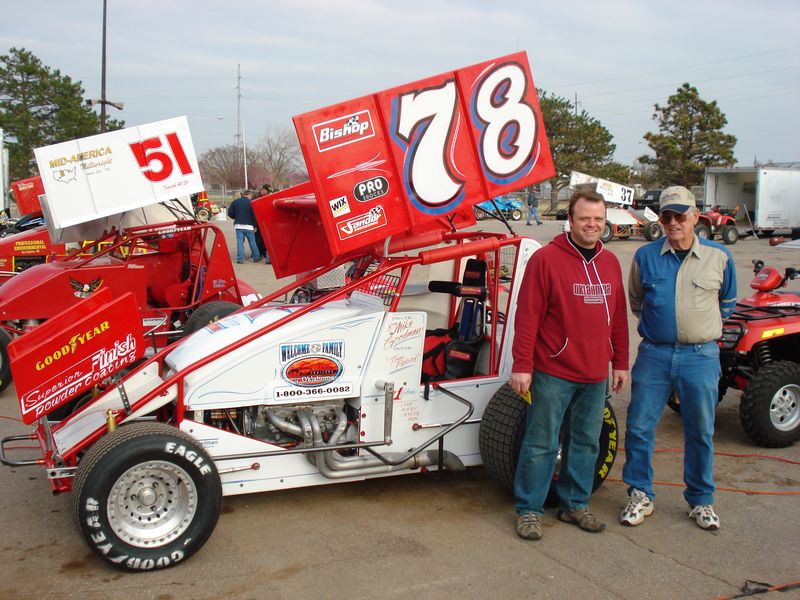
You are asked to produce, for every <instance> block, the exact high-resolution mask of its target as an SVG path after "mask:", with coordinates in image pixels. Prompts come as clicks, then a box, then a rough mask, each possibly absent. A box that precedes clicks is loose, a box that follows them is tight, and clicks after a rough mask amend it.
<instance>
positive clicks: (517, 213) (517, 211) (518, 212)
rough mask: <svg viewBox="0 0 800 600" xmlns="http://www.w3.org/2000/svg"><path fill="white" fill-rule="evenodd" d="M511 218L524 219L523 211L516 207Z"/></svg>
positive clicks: (514, 219)
mask: <svg viewBox="0 0 800 600" xmlns="http://www.w3.org/2000/svg"><path fill="white" fill-rule="evenodd" d="M511 220H512V221H521V220H522V211H521V210H520V209H518V208H515V209H514V210H512V211H511Z"/></svg>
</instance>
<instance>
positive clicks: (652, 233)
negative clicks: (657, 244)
mask: <svg viewBox="0 0 800 600" xmlns="http://www.w3.org/2000/svg"><path fill="white" fill-rule="evenodd" d="M662 235H664V231H663V230H662V229H661V227H660V226H659V224H658V222H656V221H653V222H652V223H648V224H647V225H645V227H644V239H646V240H647V241H648V242H654V241H655V240H658V239H661V236H662Z"/></svg>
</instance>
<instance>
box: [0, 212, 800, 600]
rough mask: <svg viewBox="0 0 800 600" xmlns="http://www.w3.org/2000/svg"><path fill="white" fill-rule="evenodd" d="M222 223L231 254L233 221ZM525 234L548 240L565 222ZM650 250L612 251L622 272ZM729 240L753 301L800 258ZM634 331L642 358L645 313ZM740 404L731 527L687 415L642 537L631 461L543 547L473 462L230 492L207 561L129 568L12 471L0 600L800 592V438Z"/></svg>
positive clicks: (8, 395)
mask: <svg viewBox="0 0 800 600" xmlns="http://www.w3.org/2000/svg"><path fill="white" fill-rule="evenodd" d="M218 224H219V225H220V226H221V227H222V228H223V230H224V231H225V233H226V236H227V238H228V241H229V247H230V249H231V256H232V257H233V258H234V259H235V252H234V248H235V245H234V243H233V234H232V227H231V224H230V223H229V222H224V223H218ZM480 227H482V228H487V229H489V228H490V229H496V228H498V227H501V226H500V225H499V224H497V223H489V222H483V223H481V224H480ZM514 227H515V229H516V230H517V231H518V232H519V233H521V234H523V235H529V236H531V237H534V238H536V239H537V240H539V241H541V242H543V243H545V242H547V241H549V240H551V239H552V238H553V237H554V236H555V235H557V234H558V233H559V232H560V229H561V223H560V222H556V221H545V223H544V224H543V225H541V226H538V227H537V226H536V225H533V226H526V225H525V224H524V222H519V223H516V224H514ZM643 243H645V241H644V240H643V239H640V238H639V239H637V238H632V239H628V240H615V241H612V242H610V243H609V244H608V248H609V249H610V250H611V251H613V252H614V253H615V254H617V256H618V257H619V259H620V262H621V264H622V268H623V272H624V273H627V270H628V268H629V265H630V262H631V259H632V257H633V253H634V251H635V250H636V248H638V247H639V246H640V245H641V244H643ZM729 248H730V250H731V251H732V253H733V255H734V258H735V260H736V266H737V275H738V278H739V286H738V288H739V296H740V297H743V296H747V295H749V287H748V286H749V282H750V280H751V279H752V265H751V260H752V259H753V258H761V259H764V260H765V261H766V262H767V263H768V264H772V265H773V266H776V267H779V268H781V269H782V268H784V267H787V266H800V252H798V251H796V250H783V249H781V248H780V246H777V247H771V246H769V245H768V242H767V240H764V239H754V238H752V237H747V238H742V239H741V240H740V241H739V242H738V243H737V244H736V245H734V246H730V247H729ZM234 262H235V260H234ZM234 266H235V268H236V271H237V273H238V274H239V275H240V276H241V277H242V278H243V279H245V280H246V281H248V282H249V283H251V284H252V285H254V286H255V287H256V288H257V289H259V290H260V291H268V290H272V289H275V286H276V285H277V282H276V279H275V277H274V274H273V272H272V269H271V268H270V267H269V266H267V265H265V264H263V263H259V264H254V263H252V262H249V263H245V264H243V265H234ZM792 287H793V288H794V289H798V288H800V282H795V283H794V284H792ZM630 326H631V347H632V350H633V355H634V356H635V349H636V345H637V344H638V336H637V335H636V330H635V321H634V319H633V318H632V317H631V319H630ZM632 359H633V357H632ZM739 396H740V394H739V392H736V391H729V392H728V394H727V396H726V398H725V399H724V400H723V402H722V403H721V404H720V406H719V408H718V411H717V421H716V435H715V445H716V450H717V452H718V456H717V458H716V461H715V476H716V480H717V485H718V486H719V488H720V489H719V491H718V493H717V496H716V509H717V512H718V514H719V516H720V519H721V522H722V527H721V529H720V530H719V531H716V532H708V531H703V530H701V529H699V528H698V527H697V526H696V525H695V524H694V523H693V522H692V521H691V520H690V519H689V518H688V517H687V515H686V510H685V509H686V505H685V503H684V500H683V497H682V495H681V492H682V488H681V486H682V483H681V481H682V460H683V457H682V454H681V453H680V452H679V450H680V448H681V447H682V433H681V427H680V420H679V418H678V417H677V416H676V415H675V414H673V413H672V412H671V411H670V410H669V409H665V413H664V415H663V418H662V420H661V423H660V425H659V429H658V432H657V437H656V446H657V449H658V450H659V451H658V452H657V453H656V455H655V459H654V468H655V479H656V480H657V481H658V482H660V483H659V485H658V486H657V498H656V501H655V506H656V510H655V512H654V513H653V515H652V516H650V517H648V518H647V520H646V521H645V523H644V524H643V525H641V526H639V527H635V528H629V527H623V526H621V525H619V523H618V515H619V511H620V510H621V508H622V506H623V504H624V502H625V487H624V485H622V484H621V483H620V482H619V481H618V478H619V477H620V473H621V468H622V462H623V461H624V456H623V454H622V452H620V455H619V456H618V457H617V462H616V464H615V466H614V468H613V470H612V472H611V475H610V479H609V481H607V482H606V483H605V484H604V485H603V486H602V487H601V488H600V489H599V490H598V491H597V492H596V493H595V495H594V497H593V499H592V508H593V510H594V511H595V513H596V514H598V515H599V516H600V517H601V518H602V519H604V520H605V521H606V522H607V523H608V528H607V530H606V531H605V532H604V533H601V534H590V533H585V532H583V531H581V530H579V529H578V528H577V527H575V526H573V525H569V524H566V523H562V522H560V521H558V520H556V518H555V513H554V512H552V511H548V512H547V514H546V515H545V517H544V520H543V522H544V538H543V539H542V540H541V541H538V542H529V541H523V540H521V539H519V538H518V537H517V536H516V534H515V532H514V522H515V515H514V509H513V499H512V497H511V496H510V495H509V494H508V493H507V492H506V491H505V490H504V489H502V488H501V487H500V486H499V485H498V484H496V483H495V482H494V481H493V480H491V479H490V478H489V476H488V475H487V474H486V473H485V472H484V470H483V469H482V468H472V469H468V470H467V471H466V472H463V473H451V472H445V473H441V474H437V473H426V474H413V475H407V476H399V477H390V478H385V479H377V480H371V481H366V482H359V483H340V484H337V485H328V486H321V487H315V488H303V489H295V490H290V491H284V492H273V493H267V494H257V495H251V496H237V497H230V498H225V499H224V503H223V511H222V515H221V517H220V520H219V523H218V525H217V528H216V530H215V532H214V534H213V535H212V536H211V539H210V540H209V542H208V543H207V544H206V545H205V546H204V547H203V549H202V550H201V551H200V552H199V553H198V554H197V555H195V556H194V557H192V558H191V559H190V560H188V561H187V562H186V563H183V564H180V565H178V566H176V567H174V568H172V569H167V570H165V571H160V572H155V573H145V574H128V573H125V572H122V571H118V570H116V569H113V568H111V567H109V566H107V565H106V564H104V563H103V562H102V561H100V560H99V559H97V558H96V557H95V555H94V554H93V553H92V552H91V551H90V550H89V548H88V547H87V546H86V544H85V543H84V542H83V540H82V538H81V536H80V534H79V532H78V530H77V528H76V526H75V523H74V518H73V515H72V503H71V502H72V498H71V497H70V496H69V495H68V494H65V495H61V496H52V495H51V494H50V488H49V486H48V485H47V481H46V479H45V475H44V472H43V471H42V470H41V469H40V468H37V467H26V468H13V469H12V468H8V467H2V468H0V506H2V507H3V509H2V512H0V527H2V532H3V533H2V541H0V599H17V598H19V599H28V598H30V599H45V598H48V599H49V598H53V599H56V598H58V599H60V598H80V599H82V600H91V599H95V598H96V599H111V598H125V599H129V598H136V599H137V600H147V599H157V600H177V599H183V598H187V599H188V598H192V599H242V600H244V599H260V598H291V599H293V600H294V599H297V598H310V597H319V598H348V599H359V598H364V599H372V598H409V597H413V598H420V599H422V598H569V599H572V598H577V599H582V598H586V599H591V600H601V599H606V598H608V599H616V598H620V599H626V600H643V599H650V598H652V599H662V598H663V599H695V598H696V599H712V598H719V597H733V596H736V595H737V594H740V593H741V591H740V590H741V589H742V587H743V586H745V585H746V582H748V581H754V582H760V583H761V584H763V585H764V586H767V587H769V586H783V585H786V584H790V583H792V582H798V581H800V558H799V557H800V516H798V515H800V510H798V509H800V496H798V493H800V444H796V445H795V446H794V447H791V448H784V449H764V448H759V447H756V446H754V445H753V443H752V442H750V440H749V438H747V436H746V434H745V433H744V431H743V430H742V427H741V425H740V423H739V418H738V402H739ZM629 398H630V388H629V387H628V388H626V389H625V390H623V391H622V392H621V393H620V394H619V395H617V396H614V397H613V399H612V404H613V405H614V408H615V410H616V413H617V418H618V420H619V422H620V431H621V433H624V422H625V414H626V407H627V404H628V401H629ZM18 419H19V409H18V406H17V404H16V396H15V394H14V390H13V387H11V388H9V389H8V390H6V391H5V392H4V393H3V394H2V395H0V436H8V435H13V434H18V433H25V432H27V430H28V428H27V427H26V426H24V425H22V424H21V423H20V422H19V420H18ZM621 445H623V446H624V435H623V437H622V439H621ZM776 459H782V460H776ZM743 492H744V493H743ZM792 494H793V495H792ZM773 596H774V597H776V598H780V599H781V600H786V599H789V598H800V589H794V590H792V591H786V592H783V593H781V592H778V591H774V592H770V593H768V594H767V595H765V596H761V597H765V598H770V597H773Z"/></svg>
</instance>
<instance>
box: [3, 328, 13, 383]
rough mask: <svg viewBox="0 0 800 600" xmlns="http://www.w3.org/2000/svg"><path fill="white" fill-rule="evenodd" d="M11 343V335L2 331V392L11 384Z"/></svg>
mask: <svg viewBox="0 0 800 600" xmlns="http://www.w3.org/2000/svg"><path fill="white" fill-rule="evenodd" d="M10 343H11V335H10V334H9V333H8V332H7V331H6V330H5V329H0V392H2V391H3V390H4V389H6V388H7V387H8V386H9V384H10V383H11V364H10V363H9V362H8V345H9V344H10Z"/></svg>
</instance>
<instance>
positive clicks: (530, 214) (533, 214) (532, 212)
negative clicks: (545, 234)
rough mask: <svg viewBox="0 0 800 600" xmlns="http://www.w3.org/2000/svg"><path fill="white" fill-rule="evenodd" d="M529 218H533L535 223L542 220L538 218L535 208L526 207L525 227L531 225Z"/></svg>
mask: <svg viewBox="0 0 800 600" xmlns="http://www.w3.org/2000/svg"><path fill="white" fill-rule="evenodd" d="M531 217H533V218H534V219H535V220H536V223H541V222H542V220H541V219H540V218H539V213H538V212H536V207H535V206H529V207H528V222H527V223H526V224H527V225H530V224H531Z"/></svg>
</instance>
